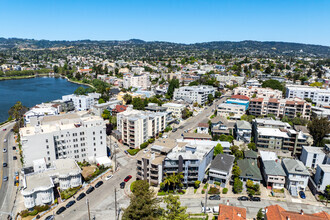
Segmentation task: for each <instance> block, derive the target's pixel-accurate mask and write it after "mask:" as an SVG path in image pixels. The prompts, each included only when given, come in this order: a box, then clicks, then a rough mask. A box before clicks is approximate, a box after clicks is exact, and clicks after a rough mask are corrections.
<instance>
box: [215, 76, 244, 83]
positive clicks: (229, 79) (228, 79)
mask: <svg viewBox="0 0 330 220" xmlns="http://www.w3.org/2000/svg"><path fill="white" fill-rule="evenodd" d="M215 78H216V79H217V81H219V82H220V83H225V84H228V85H234V84H238V85H242V84H243V83H244V77H243V76H233V75H228V76H226V75H220V74H216V75H215Z"/></svg>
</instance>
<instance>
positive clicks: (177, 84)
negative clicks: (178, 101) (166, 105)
mask: <svg viewBox="0 0 330 220" xmlns="http://www.w3.org/2000/svg"><path fill="white" fill-rule="evenodd" d="M179 87H180V82H179V80H178V79H172V80H171V81H170V84H169V86H168V89H167V95H168V96H169V97H170V98H171V99H172V98H173V93H174V90H175V89H176V88H179Z"/></svg>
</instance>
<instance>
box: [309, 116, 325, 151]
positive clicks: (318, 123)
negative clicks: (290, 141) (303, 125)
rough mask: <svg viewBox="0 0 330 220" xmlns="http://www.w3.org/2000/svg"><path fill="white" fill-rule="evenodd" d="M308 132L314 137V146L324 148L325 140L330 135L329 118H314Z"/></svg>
mask: <svg viewBox="0 0 330 220" xmlns="http://www.w3.org/2000/svg"><path fill="white" fill-rule="evenodd" d="M308 130H309V133H310V134H311V135H312V136H313V139H314V145H315V146H318V147H322V146H321V145H322V140H323V138H324V137H325V136H326V135H327V134H329V133H330V122H329V121H328V119H327V118H317V117H316V118H313V120H312V121H311V122H310V123H309V124H308Z"/></svg>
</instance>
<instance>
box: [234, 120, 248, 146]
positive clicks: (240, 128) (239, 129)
mask: <svg viewBox="0 0 330 220" xmlns="http://www.w3.org/2000/svg"><path fill="white" fill-rule="evenodd" d="M251 133H252V128H251V124H250V123H249V122H247V121H237V122H236V124H235V128H234V135H235V138H236V140H238V141H243V142H245V143H250V141H251Z"/></svg>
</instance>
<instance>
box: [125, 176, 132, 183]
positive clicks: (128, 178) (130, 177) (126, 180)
mask: <svg viewBox="0 0 330 220" xmlns="http://www.w3.org/2000/svg"><path fill="white" fill-rule="evenodd" d="M130 179H132V176H131V175H128V176H127V177H126V178H125V179H124V182H126V183H127V182H128V181H129V180H130Z"/></svg>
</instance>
